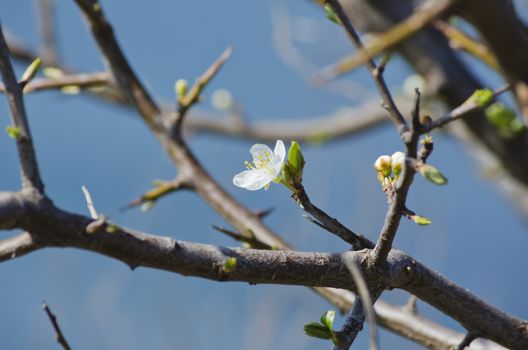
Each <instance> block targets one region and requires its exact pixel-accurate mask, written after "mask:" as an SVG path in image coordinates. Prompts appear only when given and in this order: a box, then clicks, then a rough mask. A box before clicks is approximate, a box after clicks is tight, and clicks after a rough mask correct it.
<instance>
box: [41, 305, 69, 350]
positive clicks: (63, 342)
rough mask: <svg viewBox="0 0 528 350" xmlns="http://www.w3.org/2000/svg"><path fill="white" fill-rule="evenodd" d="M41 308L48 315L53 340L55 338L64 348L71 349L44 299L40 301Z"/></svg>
mask: <svg viewBox="0 0 528 350" xmlns="http://www.w3.org/2000/svg"><path fill="white" fill-rule="evenodd" d="M42 308H43V309H44V312H46V315H47V316H48V319H49V320H50V322H51V325H52V327H53V329H54V330H55V340H57V342H58V343H59V344H60V345H61V346H62V347H63V348H64V350H71V347H70V345H69V344H68V342H67V341H66V338H64V334H63V333H62V330H61V328H60V326H59V322H58V321H57V316H55V315H54V314H53V312H51V310H50V308H49V306H48V304H47V303H46V302H45V301H43V302H42Z"/></svg>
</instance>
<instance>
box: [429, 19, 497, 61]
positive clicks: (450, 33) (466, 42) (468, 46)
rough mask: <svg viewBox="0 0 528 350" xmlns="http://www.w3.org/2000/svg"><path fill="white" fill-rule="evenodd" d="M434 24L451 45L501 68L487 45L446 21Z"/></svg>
mask: <svg viewBox="0 0 528 350" xmlns="http://www.w3.org/2000/svg"><path fill="white" fill-rule="evenodd" d="M434 26H435V28H436V29H438V30H439V31H441V32H442V33H443V34H444V35H445V36H446V37H447V38H448V39H449V45H451V47H453V48H455V49H457V50H462V51H465V52H467V53H469V54H470V55H473V56H475V57H476V58H478V59H480V60H481V61H483V62H484V63H486V64H487V65H488V66H490V67H491V68H493V69H495V70H496V71H499V70H500V66H499V62H498V61H497V57H495V55H494V54H493V52H491V51H490V49H489V48H488V47H487V46H486V45H484V44H483V43H480V42H478V41H476V40H475V39H473V38H471V37H470V36H469V35H467V34H465V33H464V32H462V31H460V30H458V29H457V28H455V27H453V26H452V25H450V24H449V23H447V22H445V21H440V20H438V21H435V22H434Z"/></svg>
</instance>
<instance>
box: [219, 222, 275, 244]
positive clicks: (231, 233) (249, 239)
mask: <svg viewBox="0 0 528 350" xmlns="http://www.w3.org/2000/svg"><path fill="white" fill-rule="evenodd" d="M213 229H215V230H217V231H218V232H221V233H223V234H225V235H226V236H228V237H231V238H233V239H234V240H235V241H238V242H243V243H247V244H249V246H250V247H251V248H253V249H272V248H273V247H271V246H269V245H267V244H266V243H263V242H261V241H259V240H258V239H256V238H254V237H247V236H243V235H241V234H240V233H238V232H235V231H233V230H229V229H227V228H225V227H220V226H216V225H213Z"/></svg>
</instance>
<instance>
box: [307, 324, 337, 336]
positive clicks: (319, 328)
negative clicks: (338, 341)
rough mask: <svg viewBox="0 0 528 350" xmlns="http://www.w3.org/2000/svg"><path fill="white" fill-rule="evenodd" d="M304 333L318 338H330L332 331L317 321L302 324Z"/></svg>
mask: <svg viewBox="0 0 528 350" xmlns="http://www.w3.org/2000/svg"><path fill="white" fill-rule="evenodd" d="M304 333H305V334H306V335H308V336H310V337H314V338H319V339H332V331H330V330H328V328H326V327H325V326H323V325H322V324H320V323H317V322H311V323H308V324H305V325H304Z"/></svg>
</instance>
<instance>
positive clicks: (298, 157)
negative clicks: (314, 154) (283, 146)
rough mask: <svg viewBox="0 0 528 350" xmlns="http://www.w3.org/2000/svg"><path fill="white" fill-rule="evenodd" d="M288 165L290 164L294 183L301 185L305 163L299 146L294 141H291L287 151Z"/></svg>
mask: <svg viewBox="0 0 528 350" xmlns="http://www.w3.org/2000/svg"><path fill="white" fill-rule="evenodd" d="M288 163H289V164H290V166H291V169H292V171H293V173H294V179H295V181H296V182H298V183H301V182H302V175H303V170H304V164H305V161H304V156H303V154H302V151H301V146H299V144H298V143H297V142H295V141H292V143H291V146H290V149H289V151H288Z"/></svg>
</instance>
